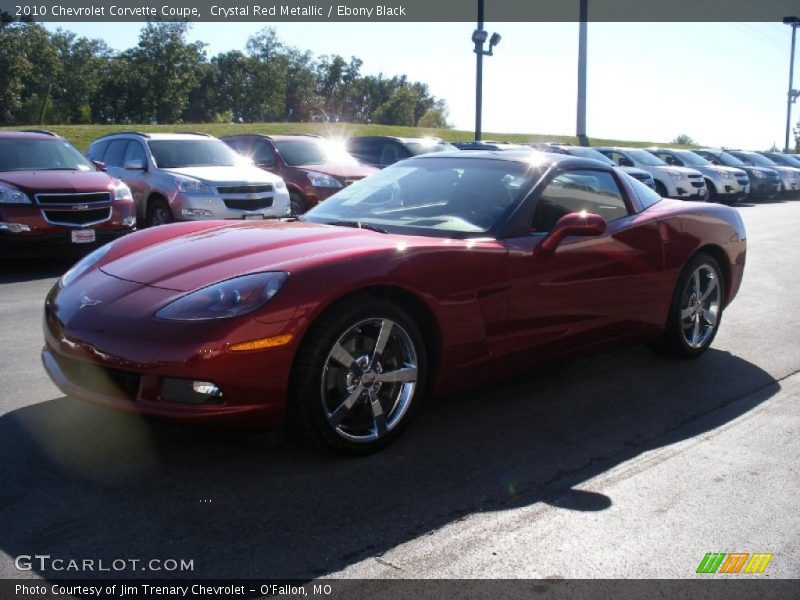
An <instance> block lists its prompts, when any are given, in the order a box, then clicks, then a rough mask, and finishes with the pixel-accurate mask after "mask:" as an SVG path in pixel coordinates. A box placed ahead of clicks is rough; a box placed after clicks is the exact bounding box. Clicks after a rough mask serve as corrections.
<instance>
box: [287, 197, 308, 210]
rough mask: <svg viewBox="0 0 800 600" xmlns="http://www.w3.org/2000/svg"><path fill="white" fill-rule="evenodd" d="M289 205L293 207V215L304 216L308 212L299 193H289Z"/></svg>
mask: <svg viewBox="0 0 800 600" xmlns="http://www.w3.org/2000/svg"><path fill="white" fill-rule="evenodd" d="M289 205H290V206H291V209H292V214H293V215H302V214H303V213H305V212H306V210H308V208H307V207H306V203H305V201H304V200H303V197H302V196H301V195H300V194H298V193H297V192H290V193H289Z"/></svg>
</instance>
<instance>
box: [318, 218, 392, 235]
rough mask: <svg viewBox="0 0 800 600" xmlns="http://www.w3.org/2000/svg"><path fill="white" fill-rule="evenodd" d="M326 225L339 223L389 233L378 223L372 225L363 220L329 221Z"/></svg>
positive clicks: (344, 225)
mask: <svg viewBox="0 0 800 600" xmlns="http://www.w3.org/2000/svg"><path fill="white" fill-rule="evenodd" d="M325 225H338V226H339V227H355V228H356V229H369V230H370V231H377V232H378V233H389V232H388V231H386V230H385V229H381V228H380V227H378V226H377V225H370V224H369V223H362V222H361V221H328V222H327V223H325Z"/></svg>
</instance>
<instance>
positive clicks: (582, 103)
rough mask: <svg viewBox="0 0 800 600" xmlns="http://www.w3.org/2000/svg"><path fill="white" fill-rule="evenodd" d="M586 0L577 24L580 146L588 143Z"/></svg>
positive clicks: (582, 5) (581, 5) (581, 7)
mask: <svg viewBox="0 0 800 600" xmlns="http://www.w3.org/2000/svg"><path fill="white" fill-rule="evenodd" d="M587 1H588V0H580V3H581V4H580V23H579V25H578V120H577V127H576V135H577V137H578V143H579V144H580V145H581V146H588V145H589V138H588V137H586V29H587V27H586V20H587V16H588V12H589V10H588V6H587Z"/></svg>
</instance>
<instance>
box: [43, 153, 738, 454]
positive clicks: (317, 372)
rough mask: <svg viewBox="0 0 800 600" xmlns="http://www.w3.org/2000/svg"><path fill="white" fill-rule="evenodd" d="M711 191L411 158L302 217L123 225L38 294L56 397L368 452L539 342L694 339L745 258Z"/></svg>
mask: <svg viewBox="0 0 800 600" xmlns="http://www.w3.org/2000/svg"><path fill="white" fill-rule="evenodd" d="M745 247H746V241H745V231H744V226H743V224H742V221H741V218H740V217H739V214H738V213H737V212H736V210H734V209H731V208H729V207H726V206H722V205H717V204H707V203H693V202H681V201H673V200H666V199H662V198H660V197H659V196H658V195H657V194H656V193H655V192H654V191H653V190H651V189H650V188H648V187H647V186H645V185H643V184H641V183H639V182H638V181H636V180H635V179H632V178H630V177H628V176H627V175H625V174H624V173H620V172H618V171H616V170H614V169H613V168H611V167H609V166H607V165H605V164H603V163H600V162H599V161H593V160H590V159H583V158H577V157H572V156H566V155H551V154H544V153H537V152H534V153H516V152H503V153H492V152H469V153H464V152H460V153H455V152H454V153H442V154H435V155H425V156H420V157H416V158H412V159H409V160H406V161H403V162H400V163H397V164H396V165H394V166H391V167H389V168H387V169H385V170H384V171H381V172H380V173H377V174H374V175H371V176H370V177H368V178H366V179H364V180H362V181H360V182H358V183H355V184H354V185H352V186H350V187H347V188H345V189H343V190H342V191H340V192H338V193H337V194H335V195H334V196H331V197H330V198H329V199H328V200H326V201H325V202H324V203H322V204H320V205H319V206H317V207H316V208H314V209H313V210H312V211H310V212H309V213H307V214H306V215H305V216H303V217H301V219H286V220H283V221H264V222H252V221H238V222H230V221H205V222H202V221H198V222H190V223H178V224H171V225H168V226H164V227H158V228H153V229H148V230H146V231H141V232H138V233H135V234H131V235H129V236H126V237H124V238H122V239H120V240H118V241H115V242H113V243H111V244H108V245H106V246H104V247H102V248H100V249H98V250H97V251H95V252H94V253H92V254H91V255H89V256H87V257H86V258H85V259H84V260H82V261H81V262H79V263H78V264H76V265H75V266H74V267H73V268H72V269H71V270H70V271H68V272H67V273H66V274H65V275H64V276H63V277H62V278H61V279H60V280H59V281H58V283H57V284H56V285H55V286H54V287H53V289H52V291H51V292H50V293H49V295H48V297H47V300H46V305H45V341H46V344H45V348H44V350H43V360H44V365H45V368H46V370H47V372H48V373H49V375H50V377H51V378H52V379H53V381H54V382H55V383H56V385H58V387H59V388H60V389H61V390H62V391H63V392H64V393H66V394H67V395H70V396H74V397H78V398H83V399H86V400H90V401H94V402H98V403H101V404H105V405H108V406H113V407H116V408H120V409H123V410H127V411H133V412H137V413H141V414H145V415H151V416H156V417H162V418H168V419H173V420H180V421H186V422H195V423H204V424H208V425H213V426H227V427H234V428H248V429H259V430H261V429H263V430H269V429H275V428H282V427H284V425H285V424H287V423H289V424H290V425H293V426H296V428H297V430H298V431H300V432H302V433H304V434H307V435H308V436H309V437H311V438H312V439H314V440H317V441H319V442H321V443H322V444H323V445H325V446H327V447H329V448H333V449H335V450H340V451H344V452H350V453H366V452H370V451H374V450H376V449H378V448H381V447H383V446H385V445H386V444H387V443H389V442H390V441H392V440H393V439H395V438H396V437H397V435H398V434H399V433H400V431H401V430H402V429H403V428H404V426H405V425H406V424H407V422H408V421H409V419H410V417H411V416H412V413H413V412H414V410H415V409H416V407H417V406H418V405H419V403H420V400H421V398H422V396H423V394H427V395H436V394H444V393H452V392H454V391H457V390H461V389H464V388H466V387H471V386H474V385H477V384H479V383H484V382H488V381H490V380H492V379H497V378H501V377H506V376H509V375H511V374H514V373H518V372H520V371H522V370H524V369H527V368H530V366H531V365H535V364H537V363H541V362H542V361H548V360H552V359H555V358H560V357H566V356H570V355H575V354H579V353H586V352H589V351H598V350H601V349H606V348H610V347H617V346H619V345H621V344H629V343H639V342H648V343H649V344H650V346H651V347H652V348H654V349H656V350H658V351H660V352H663V353H669V354H672V355H677V356H684V357H693V356H697V355H699V354H701V353H702V352H703V351H704V350H705V349H706V348H708V346H709V345H710V344H711V342H712V340H713V339H714V336H715V334H716V332H717V329H718V327H719V325H720V320H721V317H722V313H723V310H724V309H725V307H726V306H727V305H728V304H729V303H730V302H731V300H733V298H734V296H735V295H736V293H737V291H738V289H739V285H740V283H741V280H742V272H743V269H744V263H745Z"/></svg>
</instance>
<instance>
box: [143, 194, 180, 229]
mask: <svg viewBox="0 0 800 600" xmlns="http://www.w3.org/2000/svg"><path fill="white" fill-rule="evenodd" d="M174 220H175V217H174V216H173V215H172V211H171V210H170V208H169V204H167V201H166V200H164V199H163V198H155V199H154V200H152V201H151V202H150V205H149V206H148V207H147V226H148V227H156V226H158V225H166V224H167V223H172V222H173V221H174Z"/></svg>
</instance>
